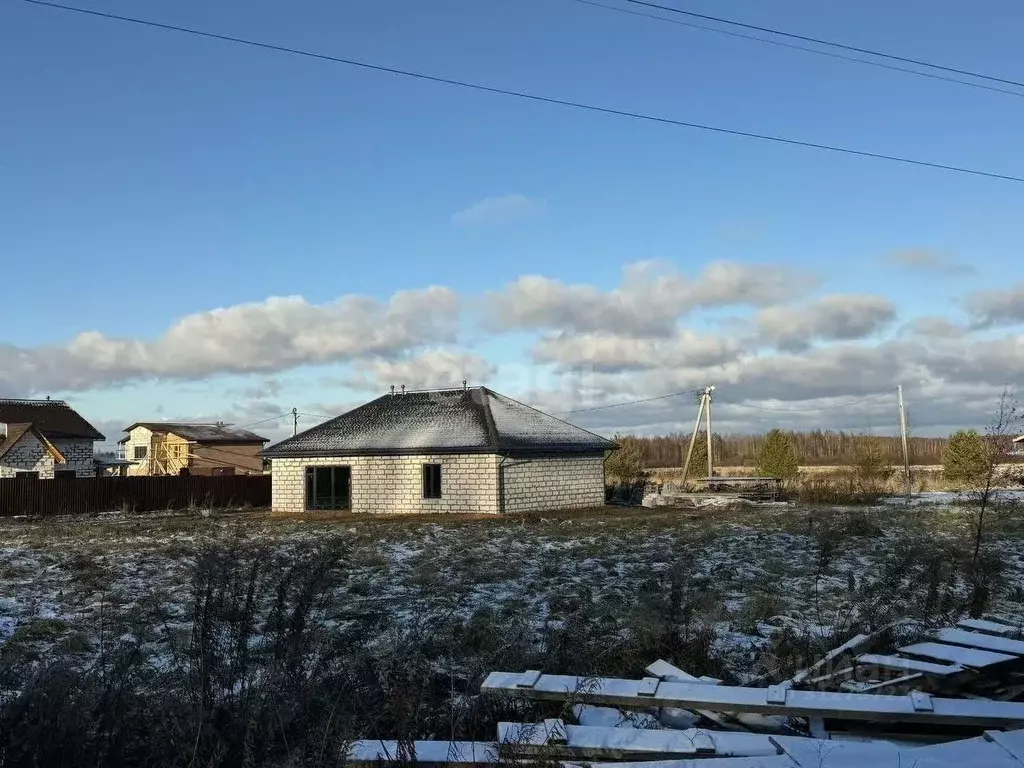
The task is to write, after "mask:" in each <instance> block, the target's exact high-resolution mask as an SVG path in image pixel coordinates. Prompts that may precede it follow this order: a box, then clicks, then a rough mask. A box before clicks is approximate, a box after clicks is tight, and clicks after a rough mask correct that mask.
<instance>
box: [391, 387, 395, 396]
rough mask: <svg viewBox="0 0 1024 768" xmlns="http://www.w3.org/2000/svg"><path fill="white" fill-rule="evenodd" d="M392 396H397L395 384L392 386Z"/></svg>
mask: <svg viewBox="0 0 1024 768" xmlns="http://www.w3.org/2000/svg"><path fill="white" fill-rule="evenodd" d="M391 396H392V397H394V396H395V385H394V384H392V385H391Z"/></svg>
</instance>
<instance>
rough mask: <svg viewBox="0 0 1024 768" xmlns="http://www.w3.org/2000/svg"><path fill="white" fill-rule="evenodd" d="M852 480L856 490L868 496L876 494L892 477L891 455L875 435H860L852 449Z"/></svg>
mask: <svg viewBox="0 0 1024 768" xmlns="http://www.w3.org/2000/svg"><path fill="white" fill-rule="evenodd" d="M852 471H853V480H854V482H855V484H856V486H857V490H859V491H860V493H862V494H866V495H868V496H875V495H878V494H880V493H882V492H884V490H885V484H886V482H887V481H888V480H889V478H890V477H892V457H891V456H889V455H888V454H887V453H886V451H885V443H884V442H883V441H882V440H880V439H878V438H877V437H868V436H861V437H859V438H858V440H857V442H856V444H855V447H854V449H853V462H852Z"/></svg>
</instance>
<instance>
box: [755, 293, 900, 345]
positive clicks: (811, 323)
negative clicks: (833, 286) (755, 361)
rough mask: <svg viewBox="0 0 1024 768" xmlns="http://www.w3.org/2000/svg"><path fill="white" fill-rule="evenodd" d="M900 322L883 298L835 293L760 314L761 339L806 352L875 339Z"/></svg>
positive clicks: (891, 305) (892, 307)
mask: <svg viewBox="0 0 1024 768" xmlns="http://www.w3.org/2000/svg"><path fill="white" fill-rule="evenodd" d="M895 319H896V307H895V306H893V303H892V302H891V301H889V300H888V299H886V298H884V297H882V296H871V295H867V294H835V295H832V296H823V297H822V298H820V299H816V300H815V301H813V302H811V303H809V304H805V305H803V306H796V307H768V308H767V309H763V310H761V311H760V312H758V314H757V318H756V322H757V325H758V332H759V338H760V340H761V341H762V342H764V343H768V344H772V345H774V346H777V347H779V348H780V349H790V350H792V349H802V348H804V347H806V346H808V345H809V344H810V343H811V342H812V341H816V340H824V341H850V340H853V339H862V338H865V337H867V336H871V335H872V334H874V333H877V332H878V331H880V330H882V329H883V328H885V327H886V326H888V325H890V324H891V323H892V322H893V321H894V320H895Z"/></svg>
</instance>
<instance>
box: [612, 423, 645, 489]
mask: <svg viewBox="0 0 1024 768" xmlns="http://www.w3.org/2000/svg"><path fill="white" fill-rule="evenodd" d="M613 439H614V440H615V442H616V443H618V445H619V448H618V450H615V451H612V452H611V453H610V454H609V456H608V458H607V459H605V463H604V468H605V472H606V474H607V475H608V478H609V479H610V480H616V481H618V482H620V483H635V482H637V481H638V480H641V479H643V478H644V477H646V472H645V471H644V454H643V446H642V445H641V444H640V441H639V440H637V439H636V438H635V437H630V436H629V435H615V437H614V438H613Z"/></svg>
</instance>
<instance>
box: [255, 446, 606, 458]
mask: <svg viewBox="0 0 1024 768" xmlns="http://www.w3.org/2000/svg"><path fill="white" fill-rule="evenodd" d="M608 450H609V448H608V447H607V446H603V445H599V446H579V445H538V446H504V447H495V446H490V445H487V446H473V447H463V448H439V447H437V446H434V447H419V448H401V449H384V448H372V449H363V450H358V451H353V450H330V449H320V450H315V451H312V450H302V451H300V450H284V451H275V450H274V449H273V448H268V449H267V450H265V451H261V452H260V456H262V457H263V458H265V459H322V458H337V459H344V458H349V457H359V456H432V455H451V454H460V453H471V454H494V455H496V456H500V455H506V454H514V455H524V454H527V455H531V454H532V455H552V454H555V455H565V456H600V455H603V454H604V453H605V452H606V451H608Z"/></svg>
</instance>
